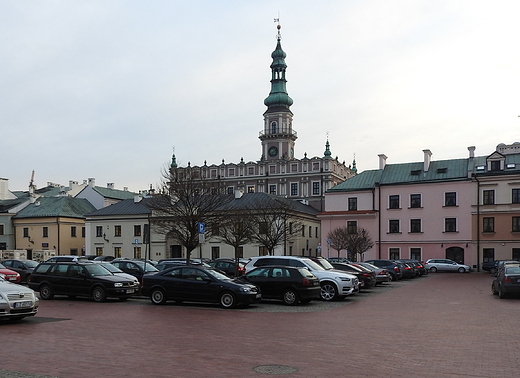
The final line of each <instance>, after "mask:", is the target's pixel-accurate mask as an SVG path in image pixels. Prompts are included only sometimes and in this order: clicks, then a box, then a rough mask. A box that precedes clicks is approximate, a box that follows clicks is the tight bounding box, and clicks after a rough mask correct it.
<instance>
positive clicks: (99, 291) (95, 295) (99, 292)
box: [92, 286, 107, 302]
mask: <svg viewBox="0 0 520 378" xmlns="http://www.w3.org/2000/svg"><path fill="white" fill-rule="evenodd" d="M92 299H93V300H94V302H103V301H104V300H105V299H107V295H106V293H105V290H104V289H103V288H102V287H99V286H98V287H95V288H94V290H92Z"/></svg>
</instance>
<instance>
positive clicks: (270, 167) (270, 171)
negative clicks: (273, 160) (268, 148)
mask: <svg viewBox="0 0 520 378" xmlns="http://www.w3.org/2000/svg"><path fill="white" fill-rule="evenodd" d="M269 173H271V174H273V173H276V165H270V166H269Z"/></svg>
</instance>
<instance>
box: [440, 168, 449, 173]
mask: <svg viewBox="0 0 520 378" xmlns="http://www.w3.org/2000/svg"><path fill="white" fill-rule="evenodd" d="M447 171H448V168H439V169H437V173H446V172H447Z"/></svg>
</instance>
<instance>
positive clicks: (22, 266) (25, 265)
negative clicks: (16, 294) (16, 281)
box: [0, 259, 38, 282]
mask: <svg viewBox="0 0 520 378" xmlns="http://www.w3.org/2000/svg"><path fill="white" fill-rule="evenodd" d="M0 263H1V264H2V265H4V266H5V267H6V268H7V269H10V270H14V271H15V272H17V273H18V274H19V275H20V280H21V281H20V282H27V278H28V277H29V276H30V275H31V273H32V271H33V270H34V268H36V266H37V265H38V262H37V261H34V260H24V259H11V260H4V261H0Z"/></svg>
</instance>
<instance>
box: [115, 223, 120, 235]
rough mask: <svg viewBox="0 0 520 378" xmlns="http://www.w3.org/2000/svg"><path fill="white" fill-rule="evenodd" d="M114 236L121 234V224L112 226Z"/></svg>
mask: <svg viewBox="0 0 520 378" xmlns="http://www.w3.org/2000/svg"><path fill="white" fill-rule="evenodd" d="M114 236H121V226H119V225H117V226H114Z"/></svg>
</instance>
